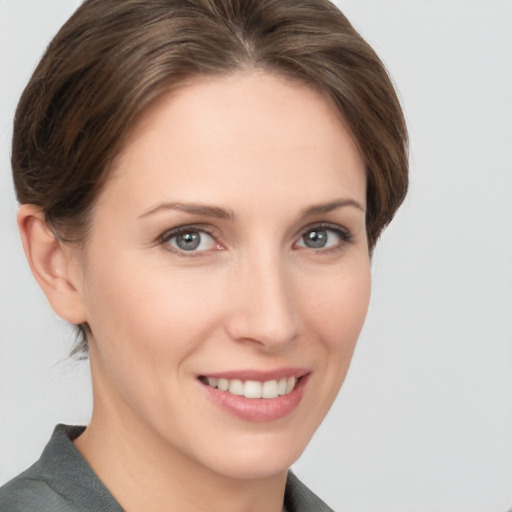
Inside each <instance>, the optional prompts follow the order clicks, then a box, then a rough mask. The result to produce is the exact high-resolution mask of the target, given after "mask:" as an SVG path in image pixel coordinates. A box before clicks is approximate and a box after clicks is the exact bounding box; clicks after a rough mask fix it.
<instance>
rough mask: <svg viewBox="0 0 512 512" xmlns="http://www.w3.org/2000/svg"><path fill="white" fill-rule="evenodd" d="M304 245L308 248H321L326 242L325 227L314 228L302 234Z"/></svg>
mask: <svg viewBox="0 0 512 512" xmlns="http://www.w3.org/2000/svg"><path fill="white" fill-rule="evenodd" d="M302 239H303V240H304V245H305V246H306V247H309V248H310V249H322V248H323V247H325V245H326V244H327V239H328V235H327V231H326V230H325V229H315V230H312V231H308V232H307V233H306V234H305V235H303V236H302Z"/></svg>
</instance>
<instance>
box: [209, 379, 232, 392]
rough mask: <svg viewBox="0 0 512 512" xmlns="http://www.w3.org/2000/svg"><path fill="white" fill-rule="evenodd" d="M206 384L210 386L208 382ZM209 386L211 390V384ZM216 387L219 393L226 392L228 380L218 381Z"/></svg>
mask: <svg viewBox="0 0 512 512" xmlns="http://www.w3.org/2000/svg"><path fill="white" fill-rule="evenodd" d="M208 384H210V382H208ZM210 386H211V387H212V388H214V387H215V386H214V385H213V384H210ZM217 387H218V388H219V389H220V390H221V391H227V390H228V389H229V380H228V379H219V383H218V385H217Z"/></svg>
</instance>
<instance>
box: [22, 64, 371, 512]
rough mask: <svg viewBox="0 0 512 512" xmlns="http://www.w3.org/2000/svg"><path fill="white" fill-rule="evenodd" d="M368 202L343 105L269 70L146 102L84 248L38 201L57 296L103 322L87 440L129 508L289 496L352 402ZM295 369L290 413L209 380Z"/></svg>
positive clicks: (46, 266)
mask: <svg viewBox="0 0 512 512" xmlns="http://www.w3.org/2000/svg"><path fill="white" fill-rule="evenodd" d="M339 201H342V204H339V205H338V206H337V207H333V206H332V203H333V202H339ZM347 201H348V203H347ZM365 201H366V175H365V169H364V162H363V158H362V156H361V155H360V153H359V151H358V149H357V147H356V145H355V143H354V141H353V139H352V137H351V135H350V133H349V131H348V129H347V127H346V125H345V123H344V121H343V119H341V118H340V116H339V115H338V114H336V112H335V111H334V109H333V107H332V106H331V104H330V103H329V102H328V101H327V100H326V99H325V98H324V97H323V96H322V95H321V94H320V93H318V92H316V91H313V90H311V89H309V88H307V87H305V86H303V85H299V84H296V83H292V82H290V81H288V80H286V79H283V78H281V77H276V76H273V75H270V74H267V73H264V72H257V71H252V72H245V73H238V74H235V75H231V76H228V77H222V78H219V77H216V78H204V79H200V80H199V79H198V80H196V81H194V82H193V83H191V84H188V85H187V86H186V87H183V88H181V89H179V90H178V91H175V92H174V93H172V94H170V95H168V96H165V97H163V98H161V99H159V100H158V101H157V102H156V103H155V104H153V105H152V106H151V107H150V109H149V110H147V111H146V112H145V113H144V114H143V116H142V117H141V118H140V119H139V121H138V123H137V125H136V127H135V128H134V130H133V132H132V134H131V137H130V138H129V140H128V142H127V144H126V146H125V147H124V149H123V151H122V152H121V154H120V156H119V158H118V160H117V162H116V165H115V168H114V169H113V170H112V172H111V176H110V179H109V180H108V181H107V183H106V186H105V187H104V189H103V191H102V192H101V194H100V196H99V197H98V199H97V202H96V204H95V206H94V209H93V214H92V224H91V232H90V236H89V237H88V239H87V241H86V244H85V247H83V248H81V249H80V250H78V249H76V248H73V247H70V246H66V245H65V244H62V243H60V242H58V241H56V240H55V239H54V238H53V236H52V235H51V233H50V232H49V231H48V229H47V226H46V225H45V224H44V220H43V218H42V215H41V213H40V212H39V211H38V210H37V208H35V207H32V206H30V205H24V206H22V207H21V209H20V215H19V223H20V228H21V232H22V238H23V241H24V246H25V250H26V252H27V256H28V258H29V262H30V264H31V266H32V270H33V271H34V274H35V275H36V278H37V279H38V281H39V283H40V284H41V286H42V287H43V289H44V291H45V292H46V294H47V296H48V299H49V301H50V303H51V305H52V307H53V308H54V309H55V311H56V312H57V313H58V314H59V315H61V316H62V317H63V318H65V319H67V320H68V321H71V322H73V323H79V322H87V323H88V324H89V326H90V329H91V335H90V337H89V344H90V361H91V371H92V381H93V391H94V410H93V415H92V419H91V422H90V425H89V426H88V428H87V430H86V431H85V433H84V434H83V435H82V436H81V437H79V438H78V439H77V440H76V441H75V444H76V446H77V448H78V449H79V451H80V452H81V453H82V454H83V455H84V457H85V458H86V459H87V460H88V461H89V463H90V464H91V466H92V467H93V469H94V470H95V471H96V473H97V474H98V475H99V476H100V478H101V479H102V480H103V482H104V483H105V484H106V485H107V487H108V488H109V489H110V490H111V492H112V493H113V494H114V496H115V497H116V498H117V500H118V501H119V502H120V504H121V506H123V508H125V510H127V511H128V512H130V511H137V510H152V511H156V512H158V511H163V510H182V511H189V510H195V511H198V510H205V511H206V510H211V509H212V508H214V509H215V506H213V507H212V503H213V504H214V503H222V510H223V511H227V512H229V511H237V512H240V511H247V512H249V511H253V510H254V511H256V510H268V511H274V512H277V511H280V510H281V508H282V499H283V493H284V485H285V480H286V472H287V469H288V468H289V466H290V465H291V464H292V463H293V462H294V461H295V460H296V459H297V458H298V457H299V455H300V454H301V453H302V451H303V450H304V448H305V447H306V445H307V443H308V442H309V440H310V439H311V436H312V435H313V433H314V432H315V430H316V429H317V427H318V426H319V424H320V423H321V421H322V420H323V418H324V417H325V415H326V413H327V411H328V410H329V408H330V406H331V405H332V402H333V401H334V399H335V397H336V395H337V393H338V391H339V389H340V386H341V384H342V382H343V380H344V378H345V375H346V372H347V370H348V367H349V364H350V360H351V357H352V353H353V350H354V347H355V344H356V341H357V338H358V335H359V332H360V330H361V327H362V325H363V322H364V318H365V315H366V311H367V307H368V301H369V296H370V263H369V254H368V246H367V240H366V231H365V212H364V209H365V207H366V203H365ZM164 203H179V204H180V205H183V204H190V203H193V204H200V205H207V206H210V207H215V208H217V209H222V210H223V211H225V212H227V213H228V214H229V218H222V217H219V216H212V215H206V214H205V213H204V212H195V213H192V212H189V211H182V210H180V209H176V208H169V207H161V205H162V204H164ZM326 204H331V208H330V209H329V208H324V210H328V211H321V209H318V208H317V210H316V211H313V212H312V211H310V212H309V214H307V215H304V212H305V211H306V210H308V209H311V207H313V206H318V205H326ZM159 206H160V208H159ZM155 208H156V210H155ZM187 225H188V226H190V225H192V226H193V228H188V229H189V231H193V232H194V231H195V232H196V233H198V232H199V233H201V231H200V230H207V231H208V233H209V234H203V235H200V236H202V242H201V246H200V247H199V250H196V251H189V252H186V251H183V250H180V249H179V247H178V246H177V243H176V242H177V239H176V238H172V235H173V234H172V233H171V234H169V231H170V230H172V229H174V228H176V227H179V226H187ZM319 225H320V226H324V225H327V226H328V227H327V228H325V227H324V228H323V229H324V234H326V236H327V237H328V238H327V245H326V246H325V247H323V248H316V249H315V248H310V247H308V246H307V245H306V243H305V241H304V238H303V235H304V234H308V233H310V232H311V229H312V228H314V227H317V229H322V228H318V226H319ZM337 230H338V231H340V230H341V232H342V233H346V232H349V233H350V237H349V239H347V240H344V239H343V238H344V237H343V236H340V235H339V234H338V232H337ZM165 233H167V236H166V237H163V234H165ZM283 367H300V368H304V369H306V370H307V372H308V375H309V376H308V380H307V382H306V385H305V387H304V394H303V397H302V400H301V402H300V404H299V405H298V407H297V408H296V409H295V410H294V411H293V412H292V413H291V414H288V415H286V416H285V417H283V418H280V419H278V420H275V421H259V422H253V421H248V420H244V419H241V418H239V417H236V416H234V415H233V414H231V413H229V412H227V411H226V410H225V409H223V408H222V407H219V405H218V404H216V403H214V402H213V401H212V400H211V399H210V398H209V396H208V394H207V393H205V386H204V384H202V383H201V382H200V381H199V380H198V375H208V374H211V373H219V372H220V373H222V372H227V371H233V370H240V369H253V368H254V369H258V370H262V371H267V370H274V369H278V368H283ZM198 489H199V491H198Z"/></svg>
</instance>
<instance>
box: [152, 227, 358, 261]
mask: <svg viewBox="0 0 512 512" xmlns="http://www.w3.org/2000/svg"><path fill="white" fill-rule="evenodd" d="M311 231H328V232H331V233H335V234H336V235H337V236H338V237H339V238H340V240H341V241H340V243H339V244H337V245H336V246H334V247H328V248H326V249H323V248H320V249H319V250H316V251H315V250H314V249H313V248H310V247H303V248H304V249H309V250H310V251H313V252H314V253H315V254H318V255H322V254H330V253H333V252H337V251H339V250H341V249H343V247H344V246H345V244H348V243H351V242H352V239H353V236H352V233H350V231H348V230H347V229H346V228H344V227H341V226H338V225H332V224H314V225H311V226H308V227H307V228H305V229H304V230H303V231H302V233H301V235H300V237H299V238H298V240H297V241H296V242H294V245H295V244H297V243H298V241H300V240H302V239H303V237H304V236H305V235H306V234H307V233H309V232H311ZM190 232H198V233H205V234H207V235H208V236H210V237H211V238H212V239H214V240H215V241H216V242H217V236H216V235H215V234H214V233H213V232H212V231H211V230H209V229H207V228H205V227H204V226H195V225H186V226H179V227H177V228H173V229H170V230H168V231H165V232H164V233H162V235H160V236H159V237H158V243H159V244H161V245H162V246H164V248H165V250H167V251H169V252H172V253H173V254H176V255H177V256H180V257H183V258H197V257H200V256H202V255H203V254H204V253H205V252H207V251H205V250H203V251H184V250H179V249H177V248H176V247H172V246H170V244H169V242H170V241H171V240H172V239H173V238H175V237H177V236H179V235H182V234H185V233H190ZM217 244H219V243H218V242H217Z"/></svg>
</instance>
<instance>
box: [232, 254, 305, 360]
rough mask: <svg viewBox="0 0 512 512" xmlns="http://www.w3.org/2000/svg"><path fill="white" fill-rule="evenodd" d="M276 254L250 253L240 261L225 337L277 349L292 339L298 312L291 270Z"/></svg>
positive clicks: (267, 348)
mask: <svg viewBox="0 0 512 512" xmlns="http://www.w3.org/2000/svg"><path fill="white" fill-rule="evenodd" d="M285 267H286V265H285V264H284V262H283V261H281V258H280V257H279V256H278V255H274V256H270V255H266V256H263V257H257V256H254V257H253V258H251V259H250V260H248V261H245V262H243V263H242V264H241V268H238V269H237V271H236V275H235V276H234V281H235V282H234V283H232V285H233V284H234V289H232V295H231V298H230V300H231V304H232V307H231V308H230V316H229V318H228V319H227V331H228V334H229V336H230V337H231V338H232V339H234V340H237V341H243V342H249V343H255V344H257V345H260V346H261V347H262V348H265V349H266V350H269V351H271V350H278V349H282V347H283V346H285V345H286V344H288V343H290V342H291V341H292V340H294V339H295V338H296V336H297V334H298V329H299V315H298V312H297V308H296V300H295V298H296V297H295V292H294V286H293V279H292V276H291V273H290V272H289V271H288V272H287V269H286V268H285Z"/></svg>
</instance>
